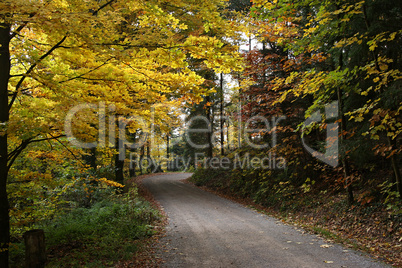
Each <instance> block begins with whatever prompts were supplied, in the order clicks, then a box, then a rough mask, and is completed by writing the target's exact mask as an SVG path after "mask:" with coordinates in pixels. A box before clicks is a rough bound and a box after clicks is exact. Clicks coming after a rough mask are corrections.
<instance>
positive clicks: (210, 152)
mask: <svg viewBox="0 0 402 268" xmlns="http://www.w3.org/2000/svg"><path fill="white" fill-rule="evenodd" d="M205 100H206V102H207V103H208V102H209V101H210V97H209V96H207V97H205ZM206 116H207V120H208V124H209V126H208V127H209V130H210V131H208V132H207V133H206V134H207V142H208V148H207V158H208V159H211V158H212V157H213V143H212V134H213V131H214V126H213V122H212V116H211V109H210V108H209V107H207V111H206Z"/></svg>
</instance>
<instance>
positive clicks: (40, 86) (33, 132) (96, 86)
mask: <svg viewBox="0 0 402 268" xmlns="http://www.w3.org/2000/svg"><path fill="white" fill-rule="evenodd" d="M223 7H224V1H223V0H214V1H205V2H197V3H195V2H188V1H171V2H169V4H167V3H166V2H165V1H146V2H143V1H139V0H130V1H119V0H109V1H96V0H90V1H78V0H58V1H40V0H37V1H30V2H26V1H23V0H16V1H2V2H1V3H0V66H1V73H0V246H1V248H0V266H1V267H7V266H8V244H9V208H8V199H7V190H6V189H7V178H8V172H9V170H10V168H11V167H12V164H13V162H14V161H15V160H16V159H17V157H18V156H19V154H20V153H21V152H22V151H23V150H24V149H25V148H26V147H27V146H29V144H31V143H33V142H39V141H43V140H48V139H55V138H59V137H61V136H63V135H64V133H63V129H64V123H65V116H66V114H69V111H70V110H71V109H72V108H74V107H76V105H77V104H80V103H89V104H95V105H93V106H90V107H92V109H93V108H99V109H102V108H103V107H111V106H112V105H113V106H114V109H113V110H114V111H113V113H115V115H119V116H132V115H137V116H140V117H143V118H145V119H147V120H149V119H150V107H151V106H152V105H153V104H155V103H158V102H164V101H168V100H169V101H173V99H176V102H178V101H181V102H182V101H199V100H200V99H201V96H202V95H204V94H208V91H209V89H205V88H204V87H201V86H200V85H201V84H202V83H203V78H201V77H199V76H198V75H197V74H196V73H195V72H194V71H192V70H191V69H190V68H189V65H188V59H189V58H195V59H197V60H199V61H202V62H204V64H205V66H207V67H208V68H213V69H216V71H217V72H230V71H231V70H232V69H239V68H240V65H241V62H240V61H239V60H238V59H239V55H238V53H237V52H236V51H237V49H236V48H234V47H233V46H230V45H228V44H227V43H226V44H224V42H222V40H219V39H218V38H215V37H209V36H207V35H205V32H208V31H211V30H218V29H221V30H220V31H225V30H226V31H227V33H228V34H230V35H235V27H234V26H235V25H231V24H230V23H229V22H227V21H225V20H224V19H223V18H222V17H221V16H220V14H219V13H218V12H217V11H218V10H219V9H220V8H223ZM96 105H97V106H96ZM87 110H88V109H87ZM158 111H160V112H157V113H156V115H155V116H157V117H160V119H159V120H163V118H164V117H165V116H166V113H164V112H163V109H159V110H158ZM78 115H79V114H77V116H78ZM80 117H83V118H84V119H85V120H74V123H73V124H72V125H73V130H74V131H76V133H77V137H79V138H82V139H83V140H84V141H91V140H94V139H97V138H99V137H98V136H99V132H97V131H96V129H97V128H99V125H97V123H94V119H95V117H94V113H92V112H91V111H82V113H81V116H80Z"/></svg>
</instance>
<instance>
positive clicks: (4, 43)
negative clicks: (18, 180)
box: [0, 23, 11, 268]
mask: <svg viewBox="0 0 402 268" xmlns="http://www.w3.org/2000/svg"><path fill="white" fill-rule="evenodd" d="M0 68H1V71H0V267H4V268H6V267H8V249H9V242H10V214H9V204H8V197H7V177H8V164H7V163H8V162H7V156H8V151H7V145H8V144H7V124H8V120H9V109H8V80H9V78H10V68H11V65H10V26H9V25H7V24H4V23H0Z"/></svg>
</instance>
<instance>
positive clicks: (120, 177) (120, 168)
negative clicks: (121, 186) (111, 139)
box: [114, 138, 124, 183]
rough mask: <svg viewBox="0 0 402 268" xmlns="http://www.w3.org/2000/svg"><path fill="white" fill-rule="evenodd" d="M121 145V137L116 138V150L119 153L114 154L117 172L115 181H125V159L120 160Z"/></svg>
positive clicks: (115, 171)
mask: <svg viewBox="0 0 402 268" xmlns="http://www.w3.org/2000/svg"><path fill="white" fill-rule="evenodd" d="M119 147H120V145H119V138H116V150H117V154H115V155H114V174H115V181H117V182H118V183H124V172H123V171H124V159H123V160H120V154H119V151H120V148H119Z"/></svg>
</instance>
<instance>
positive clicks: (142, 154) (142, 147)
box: [139, 144, 145, 175]
mask: <svg viewBox="0 0 402 268" xmlns="http://www.w3.org/2000/svg"><path fill="white" fill-rule="evenodd" d="M144 155H145V144H144V145H142V146H141V152H140V162H139V164H140V166H139V169H140V174H141V175H143V174H144V172H143V171H142V167H143V162H144Z"/></svg>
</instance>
